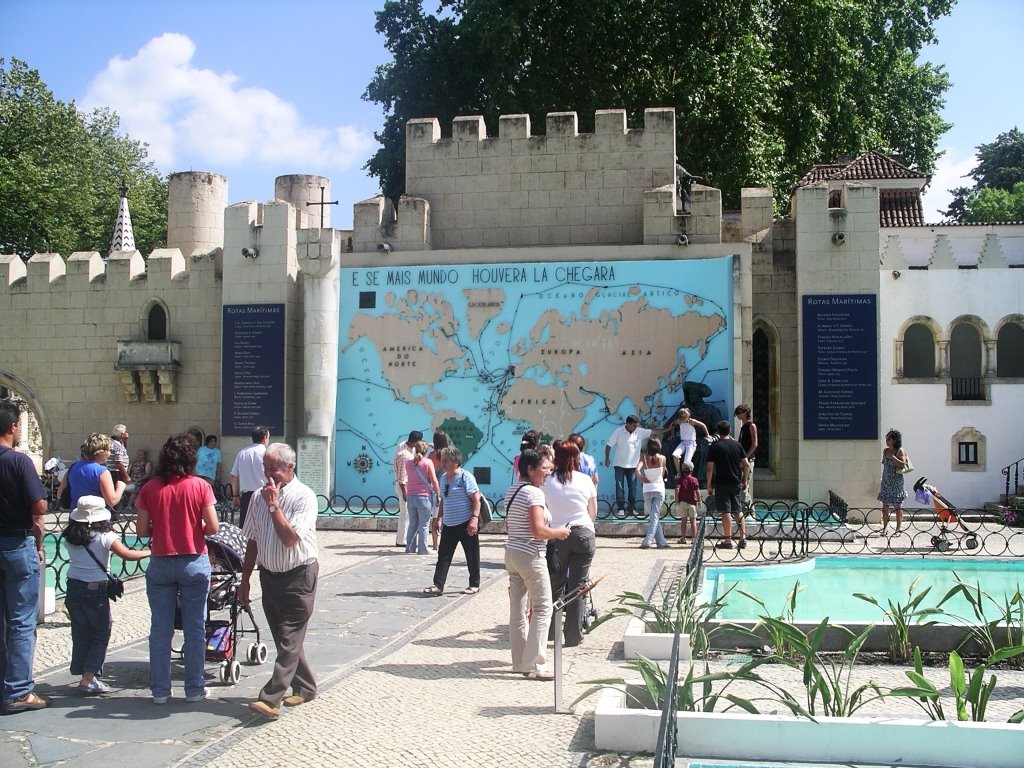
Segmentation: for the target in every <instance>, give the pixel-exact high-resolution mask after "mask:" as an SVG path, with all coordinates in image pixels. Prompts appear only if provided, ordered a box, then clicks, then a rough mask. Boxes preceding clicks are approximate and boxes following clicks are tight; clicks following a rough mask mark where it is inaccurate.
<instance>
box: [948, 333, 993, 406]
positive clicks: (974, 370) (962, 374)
mask: <svg viewBox="0 0 1024 768" xmlns="http://www.w3.org/2000/svg"><path fill="white" fill-rule="evenodd" d="M981 371H982V368H981V334H979V333H978V329H977V328H975V327H974V326H973V325H971V324H970V323H958V324H957V325H956V326H954V327H953V332H952V333H951V334H950V335H949V378H950V393H951V395H952V399H953V400H984V399H985V387H984V382H983V381H982V378H981Z"/></svg>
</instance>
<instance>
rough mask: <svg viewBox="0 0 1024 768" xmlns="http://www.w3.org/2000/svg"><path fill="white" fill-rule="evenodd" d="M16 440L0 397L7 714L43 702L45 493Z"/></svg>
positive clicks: (15, 413) (0, 668) (2, 657)
mask: <svg viewBox="0 0 1024 768" xmlns="http://www.w3.org/2000/svg"><path fill="white" fill-rule="evenodd" d="M20 441H21V411H20V410H19V409H18V406H17V405H15V404H14V403H12V402H9V401H8V402H0V580H2V582H3V584H4V588H3V589H2V590H0V632H2V633H3V641H4V642H2V643H0V677H2V681H0V682H2V692H3V710H4V712H7V713H11V712H22V711H24V710H26V709H42V708H43V707H45V706H46V705H47V704H48V703H49V702H48V701H47V700H46V699H44V698H43V697H42V696H39V695H38V694H36V693H35V692H34V690H33V689H34V688H35V681H34V680H33V679H32V659H33V657H34V655H35V647H36V623H37V621H36V615H37V612H38V610H39V570H40V568H41V567H42V566H41V563H42V561H43V515H45V514H46V492H45V491H44V490H43V484H42V483H41V482H40V481H39V475H38V474H37V473H36V468H35V466H34V465H33V464H32V460H31V459H30V458H29V457H28V456H26V455H25V454H23V453H19V452H18V451H16V450H14V448H15V446H16V445H18V443H19V442H20Z"/></svg>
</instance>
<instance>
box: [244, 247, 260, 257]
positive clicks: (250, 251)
mask: <svg viewBox="0 0 1024 768" xmlns="http://www.w3.org/2000/svg"><path fill="white" fill-rule="evenodd" d="M259 255H260V252H259V251H257V250H256V249H255V248H243V249H242V258H243V259H255V258H258V257H259Z"/></svg>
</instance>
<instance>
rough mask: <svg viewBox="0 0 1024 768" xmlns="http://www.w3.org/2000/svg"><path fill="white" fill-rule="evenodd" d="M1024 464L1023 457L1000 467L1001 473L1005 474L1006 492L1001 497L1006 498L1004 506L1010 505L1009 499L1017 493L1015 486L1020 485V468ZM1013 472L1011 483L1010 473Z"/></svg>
mask: <svg viewBox="0 0 1024 768" xmlns="http://www.w3.org/2000/svg"><path fill="white" fill-rule="evenodd" d="M1022 464H1024V457H1022V458H1019V459H1017V460H1016V461H1015V462H1013V464H1007V465H1006V466H1005V467H1003V468H1002V470H1001V471H1002V473H1003V474H1004V475H1006V492H1005V494H1004V495H1003V498H1004V499H1005V500H1006V506H1010V499H1012V498H1013V497H1014V496H1016V495H1017V488H1019V487H1020V470H1021V465H1022ZM1011 471H1012V472H1013V481H1012V485H1011V480H1010V477H1011V475H1010V473H1011ZM1011 487H1012V488H1013V493H1012V494H1011V493H1010V488H1011Z"/></svg>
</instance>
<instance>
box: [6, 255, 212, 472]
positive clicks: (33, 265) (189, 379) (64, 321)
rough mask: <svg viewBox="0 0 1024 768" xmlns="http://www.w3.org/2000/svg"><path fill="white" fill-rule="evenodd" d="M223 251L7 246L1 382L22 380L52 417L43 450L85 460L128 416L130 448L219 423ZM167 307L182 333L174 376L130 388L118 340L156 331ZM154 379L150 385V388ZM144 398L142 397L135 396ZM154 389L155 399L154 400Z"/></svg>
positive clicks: (22, 388)
mask: <svg viewBox="0 0 1024 768" xmlns="http://www.w3.org/2000/svg"><path fill="white" fill-rule="evenodd" d="M216 255H217V254H216V253H210V254H207V255H204V256H201V257H197V258H193V259H185V258H184V257H183V256H182V254H181V251H179V250H178V249H176V248H174V249H161V250H157V251H154V252H153V253H152V254H151V255H150V257H149V259H148V260H144V259H143V257H142V254H140V253H138V252H137V251H133V252H129V253H123V254H116V255H114V256H112V257H111V258H110V259H108V260H107V261H106V262H104V260H103V259H102V258H101V257H100V255H99V254H98V253H95V252H86V253H74V254H71V255H70V257H69V258H68V260H67V262H66V263H65V261H64V259H63V258H62V257H61V256H60V254H36V255H35V256H33V257H32V258H31V259H30V260H29V261H28V263H27V264H25V263H24V262H22V260H21V259H20V258H19V257H17V256H0V318H3V333H2V334H0V382H7V383H10V384H13V385H14V388H15V389H16V390H17V391H18V392H19V394H21V395H22V396H24V397H25V398H26V399H27V400H28V401H29V402H30V403H31V404H32V405H33V408H34V410H36V412H37V415H38V416H39V419H40V422H41V423H45V424H46V426H47V428H46V429H44V430H43V431H44V446H43V450H44V453H45V454H58V455H60V456H62V457H65V458H77V454H78V446H79V445H80V444H81V442H82V439H83V438H84V437H85V436H86V435H87V434H89V433H90V432H104V433H109V431H110V428H111V427H112V426H113V425H114V424H115V423H119V422H123V423H125V424H128V425H129V431H130V433H131V435H132V438H131V441H130V445H129V448H133V447H145V448H148V449H150V450H151V452H152V450H154V449H158V448H159V445H160V444H161V443H162V442H163V440H164V438H165V437H166V436H167V435H168V434H171V433H173V432H180V431H182V430H184V429H185V428H187V427H189V426H193V425H199V426H200V427H201V428H203V429H204V430H209V431H216V429H215V425H216V424H217V420H218V418H219V414H220V380H219V377H220V306H221V280H220V278H219V276H218V275H217V274H216V269H215V259H216ZM155 303H159V304H161V305H163V307H164V308H165V309H166V311H167V331H168V334H167V336H168V339H170V340H173V341H175V342H178V343H179V347H178V349H179V350H180V359H179V360H178V362H179V363H180V370H178V371H177V372H176V375H175V376H174V378H173V382H171V381H170V380H169V379H166V378H165V380H164V381H163V382H160V381H158V379H157V377H156V376H154V377H151V378H150V377H146V376H145V375H143V376H139V375H138V372H136V374H137V375H135V376H134V378H132V377H131V376H129V378H131V379H132V385H133V386H134V391H133V392H131V391H129V386H128V385H126V383H125V379H124V377H123V376H122V373H124V372H123V371H118V370H116V369H115V365H116V364H117V363H118V356H119V345H121V349H123V348H124V346H123V343H124V342H143V341H145V340H146V338H147V336H146V320H147V317H148V313H149V310H150V308H151V307H152V306H153V305H154V304H155ZM147 385H148V386H149V387H151V388H152V389H151V391H149V392H147V390H146V386H147ZM131 396H134V398H135V399H134V400H129V397H131ZM147 397H151V398H152V399H147Z"/></svg>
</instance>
